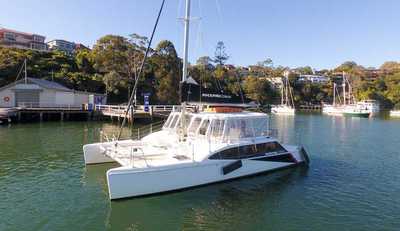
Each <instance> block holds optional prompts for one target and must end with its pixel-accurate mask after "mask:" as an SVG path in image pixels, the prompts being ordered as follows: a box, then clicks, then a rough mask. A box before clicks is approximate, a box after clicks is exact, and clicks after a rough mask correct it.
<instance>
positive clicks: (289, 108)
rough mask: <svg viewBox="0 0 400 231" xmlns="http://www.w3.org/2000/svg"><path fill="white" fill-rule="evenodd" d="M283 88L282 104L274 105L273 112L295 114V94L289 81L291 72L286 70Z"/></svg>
mask: <svg viewBox="0 0 400 231" xmlns="http://www.w3.org/2000/svg"><path fill="white" fill-rule="evenodd" d="M282 80H283V84H282V88H281V104H279V105H273V106H272V107H271V112H272V113H274V114H282V115H294V114H295V108H294V102H293V94H292V90H291V87H290V83H289V72H288V71H285V73H284V78H283V79H282Z"/></svg>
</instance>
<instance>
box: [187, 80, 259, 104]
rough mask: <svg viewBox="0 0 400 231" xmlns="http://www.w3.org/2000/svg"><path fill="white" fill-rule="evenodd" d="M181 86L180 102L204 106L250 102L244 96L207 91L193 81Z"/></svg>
mask: <svg viewBox="0 0 400 231" xmlns="http://www.w3.org/2000/svg"><path fill="white" fill-rule="evenodd" d="M181 84H182V88H181V91H182V92H181V94H182V102H188V103H204V104H248V103H250V101H251V100H249V99H247V98H246V97H245V96H244V95H243V97H242V96H240V95H235V94H232V93H231V92H227V91H215V90H211V89H207V88H204V87H201V86H200V85H198V84H197V83H196V82H193V81H186V82H183V83H181Z"/></svg>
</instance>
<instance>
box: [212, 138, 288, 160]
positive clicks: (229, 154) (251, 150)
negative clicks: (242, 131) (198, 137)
mask: <svg viewBox="0 0 400 231" xmlns="http://www.w3.org/2000/svg"><path fill="white" fill-rule="evenodd" d="M272 152H276V153H285V152H287V151H286V150H285V149H284V148H283V147H282V146H281V145H280V144H279V143H278V142H268V143H262V144H250V145H244V146H238V147H233V148H228V149H225V150H223V151H220V152H217V153H215V154H213V155H212V156H210V158H209V159H211V160H216V159H247V158H251V157H256V156H263V155H265V154H266V153H272Z"/></svg>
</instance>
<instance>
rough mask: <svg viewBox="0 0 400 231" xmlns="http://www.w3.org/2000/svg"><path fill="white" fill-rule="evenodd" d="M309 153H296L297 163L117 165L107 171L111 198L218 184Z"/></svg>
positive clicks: (278, 166)
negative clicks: (148, 166) (140, 167)
mask: <svg viewBox="0 0 400 231" xmlns="http://www.w3.org/2000/svg"><path fill="white" fill-rule="evenodd" d="M306 155H307V154H306V153H305V152H304V154H302V153H300V152H299V154H298V155H297V156H296V155H293V156H294V157H295V158H296V160H295V162H291V163H287V162H273V161H264V160H248V159H246V160H213V161H209V162H208V163H188V164H187V165H185V166H179V167H176V166H175V167H172V168H160V169H146V170H143V169H142V170H141V169H132V168H129V167H118V168H113V169H110V170H108V171H107V182H108V189H109V197H110V199H112V200H113V199H121V198H126V197H137V196H144V195H150V194H156V193H163V192H169V191H175V190H180V189H186V188H191V187H195V186H201V185H207V184H211V183H217V182H222V181H227V180H232V179H235V178H240V177H245V176H250V175H255V174H260V173H263V172H269V171H273V170H278V169H281V168H286V167H294V166H297V165H299V164H304V163H307V162H308V157H307V156H306Z"/></svg>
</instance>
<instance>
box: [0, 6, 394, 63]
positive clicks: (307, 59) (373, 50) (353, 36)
mask: <svg viewBox="0 0 400 231" xmlns="http://www.w3.org/2000/svg"><path fill="white" fill-rule="evenodd" d="M160 4H161V0H107V1H106V0H85V1H81V0H68V1H65V0H63V1H61V0H51V1H50V0H41V1H34V0H0V9H1V13H0V26H1V27H5V28H10V29H15V30H20V31H24V32H31V33H36V34H41V35H45V36H46V39H47V40H50V39H65V40H69V41H74V42H79V43H83V44H84V45H89V46H92V45H93V44H95V43H96V40H97V39H98V38H100V37H101V36H104V35H107V34H115V35H122V36H128V35H129V34H132V33H138V34H140V35H144V36H150V33H151V30H152V27H153V24H154V21H155V18H156V15H157V12H158V9H159V7H160ZM399 12H400V1H398V0H274V1H272V0H192V17H193V20H192V21H191V28H190V29H191V33H190V43H189V47H190V49H189V57H190V61H191V62H195V61H196V60H197V58H198V57H200V56H204V55H208V56H211V57H212V56H213V55H214V50H215V46H216V44H217V42H218V41H223V42H224V43H225V46H226V52H227V53H228V54H229V56H230V58H229V60H228V63H230V64H234V65H241V66H247V65H252V64H255V63H257V62H258V61H262V60H265V59H267V58H271V59H272V60H273V63H274V65H275V66H278V65H282V66H289V67H299V66H306V65H308V66H311V67H313V68H316V69H324V68H333V67H335V66H338V65H340V64H341V63H343V62H345V61H349V60H352V61H355V62H357V63H358V64H360V65H363V66H365V67H379V66H380V65H381V64H382V63H383V62H385V61H398V60H400V14H399ZM183 14H184V0H166V6H165V8H164V11H163V13H162V16H161V19H160V23H159V26H158V28H157V31H156V34H155V38H154V43H153V44H154V46H155V45H156V44H157V43H158V42H159V41H160V40H163V39H168V40H171V41H172V42H173V43H174V44H175V47H176V49H177V51H178V53H179V54H180V56H181V57H182V45H183V44H182V43H183V23H182V21H181V20H179V18H180V17H182V16H183Z"/></svg>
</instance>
